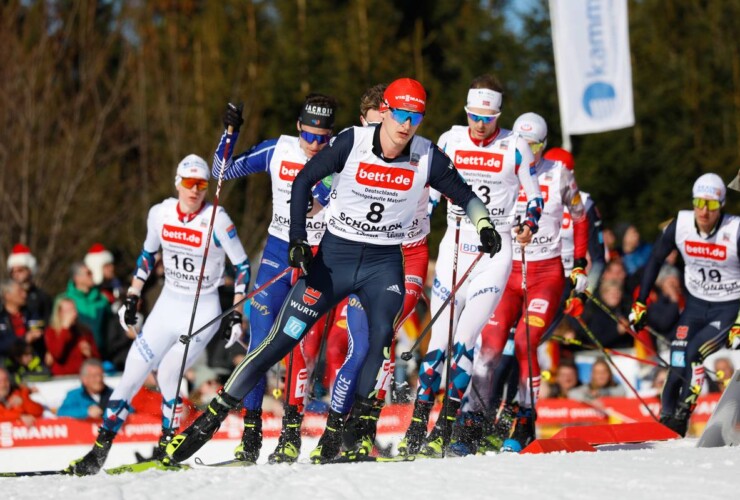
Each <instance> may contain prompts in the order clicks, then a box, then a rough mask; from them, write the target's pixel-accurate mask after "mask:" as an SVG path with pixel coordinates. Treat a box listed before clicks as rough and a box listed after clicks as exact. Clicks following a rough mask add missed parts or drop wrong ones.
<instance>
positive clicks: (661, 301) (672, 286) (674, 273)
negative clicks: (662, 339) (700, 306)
mask: <svg viewBox="0 0 740 500" xmlns="http://www.w3.org/2000/svg"><path fill="white" fill-rule="evenodd" d="M655 291H656V293H655V294H654V299H653V300H649V302H648V304H647V324H648V326H650V327H652V328H653V330H655V331H656V332H658V333H660V334H662V335H663V336H666V337H667V336H668V335H670V334H672V333H673V331H674V330H675V326H676V323H677V322H678V317H679V316H680V314H681V311H683V308H684V306H685V305H686V300H685V298H684V295H683V289H682V288H681V274H680V273H679V271H678V269H676V268H675V267H674V266H671V265H670V264H663V267H662V268H661V269H660V273H659V274H658V278H657V279H656V280H655Z"/></svg>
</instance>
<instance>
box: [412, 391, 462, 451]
mask: <svg viewBox="0 0 740 500" xmlns="http://www.w3.org/2000/svg"><path fill="white" fill-rule="evenodd" d="M443 404H444V405H447V410H446V413H445V409H444V407H443V409H442V411H441V412H440V413H439V416H438V417H437V423H436V425H435V426H434V429H432V432H430V433H429V436H428V437H427V439H426V440H425V441H424V446H423V447H422V449H421V451H420V452H419V455H420V456H422V457H426V458H442V457H444V453H445V448H446V447H447V446H448V445H449V443H450V434H452V426H453V425H454V424H455V420H456V419H457V411H458V410H459V409H460V401H454V400H448V399H445V402H444V403H443Z"/></svg>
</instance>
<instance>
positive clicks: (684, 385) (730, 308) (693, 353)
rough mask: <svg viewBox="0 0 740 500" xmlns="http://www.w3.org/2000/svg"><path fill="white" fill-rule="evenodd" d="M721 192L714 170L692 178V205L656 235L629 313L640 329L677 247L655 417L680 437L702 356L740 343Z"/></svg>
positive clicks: (728, 221) (737, 236)
mask: <svg viewBox="0 0 740 500" xmlns="http://www.w3.org/2000/svg"><path fill="white" fill-rule="evenodd" d="M725 194H726V191H725V184H724V182H722V179H721V178H720V177H719V176H718V175H717V174H704V175H702V176H701V177H699V178H698V179H697V180H696V182H694V186H693V189H692V195H693V205H694V210H693V212H692V211H691V210H681V211H680V212H678V215H677V216H676V218H675V219H673V221H671V223H670V224H668V226H666V228H665V229H664V230H663V234H662V235H661V236H660V237H659V238H658V240H657V242H656V243H655V246H654V247H653V251H652V253H651V254H650V259H649V260H648V263H647V265H646V266H645V272H644V274H643V277H642V282H641V283H640V293H639V295H638V296H637V299H636V300H635V301H634V303H633V304H632V312H631V313H630V323H632V325H634V327H635V330H640V328H642V326H643V325H644V323H645V321H646V320H647V314H646V306H645V304H646V300H647V297H648V294H649V293H650V290H651V288H652V286H653V283H654V282H655V280H656V278H657V276H658V273H659V272H660V269H661V266H662V264H663V262H664V261H665V260H666V258H667V257H668V255H669V254H670V253H671V251H672V250H678V252H679V253H680V254H681V257H683V261H684V264H685V267H684V285H685V287H686V292H687V294H686V307H685V308H684V310H683V312H682V313H681V316H680V317H679V320H678V324H677V326H676V328H675V331H674V332H673V334H672V337H671V340H672V342H671V355H670V363H671V368H672V369H671V370H670V372H669V373H668V378H667V380H666V383H665V385H664V387H663V393H662V395H661V403H662V407H661V411H660V421H661V422H662V423H664V424H665V425H667V426H668V427H670V428H671V429H673V430H674V431H676V432H677V433H678V434H680V435H682V436H684V435H685V434H686V431H687V428H688V423H689V418H690V417H691V413H692V412H693V410H694V407H695V406H696V399H697V397H698V395H699V392H700V389H701V386H702V382H703V381H704V367H703V366H702V363H703V362H704V359H705V358H706V357H707V356H709V355H710V354H712V353H714V352H716V351H718V350H719V349H720V348H722V347H724V346H725V345H726V344H727V343H728V341H729V343H730V345H731V346H732V347H735V348H737V347H738V346H740V317H739V316H738V308H739V307H740V302H738V299H740V258H739V257H738V249H740V230H739V229H738V226H740V217H737V216H734V215H729V214H726V213H725V212H724V210H723V207H724V204H725ZM728 333H729V336H728Z"/></svg>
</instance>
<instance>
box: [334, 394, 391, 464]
mask: <svg viewBox="0 0 740 500" xmlns="http://www.w3.org/2000/svg"><path fill="white" fill-rule="evenodd" d="M383 406H385V402H384V401H381V400H379V399H376V398H362V397H357V398H355V403H354V405H353V406H352V412H351V413H350V416H349V419H348V420H347V424H346V425H345V428H344V433H343V434H342V441H343V442H344V447H345V449H346V450H347V451H345V452H344V453H342V455H343V456H344V457H346V458H348V459H350V460H352V459H353V458H359V457H367V456H370V454H371V453H372V451H373V448H374V446H375V434H376V433H377V430H378V419H379V418H380V412H381V411H382V410H383Z"/></svg>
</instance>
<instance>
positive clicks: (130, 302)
mask: <svg viewBox="0 0 740 500" xmlns="http://www.w3.org/2000/svg"><path fill="white" fill-rule="evenodd" d="M138 305H139V296H138V295H127V296H126V301H125V302H124V303H123V307H124V308H125V309H126V312H125V313H123V320H124V321H125V322H126V324H127V325H135V324H136V311H137V310H138V307H137V306H138Z"/></svg>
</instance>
